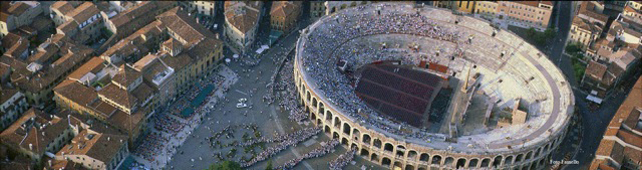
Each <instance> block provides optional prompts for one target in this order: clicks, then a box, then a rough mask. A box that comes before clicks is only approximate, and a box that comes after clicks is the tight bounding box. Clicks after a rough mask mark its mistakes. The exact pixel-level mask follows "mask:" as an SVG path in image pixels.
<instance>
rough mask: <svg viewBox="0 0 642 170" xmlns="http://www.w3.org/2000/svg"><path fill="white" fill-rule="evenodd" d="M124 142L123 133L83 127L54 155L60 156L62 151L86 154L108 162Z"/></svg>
mask: <svg viewBox="0 0 642 170" xmlns="http://www.w3.org/2000/svg"><path fill="white" fill-rule="evenodd" d="M126 143H127V136H125V135H121V134H109V133H100V132H95V131H93V130H91V129H89V130H88V129H84V130H82V131H80V132H79V133H78V135H76V137H74V138H73V139H71V143H70V144H67V145H65V146H64V147H63V148H62V149H60V151H58V153H57V154H56V156H62V154H63V153H64V154H65V155H86V156H88V157H90V158H94V159H96V160H99V161H102V162H103V163H105V164H108V163H110V161H111V159H112V158H114V157H115V156H116V154H118V151H119V150H120V148H121V147H122V146H123V145H125V144H126Z"/></svg>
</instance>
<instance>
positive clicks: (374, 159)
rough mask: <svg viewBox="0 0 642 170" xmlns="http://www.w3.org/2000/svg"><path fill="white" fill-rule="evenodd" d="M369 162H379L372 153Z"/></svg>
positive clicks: (376, 156)
mask: <svg viewBox="0 0 642 170" xmlns="http://www.w3.org/2000/svg"><path fill="white" fill-rule="evenodd" d="M370 161H374V162H379V156H378V155H377V154H376V153H373V154H372V156H370Z"/></svg>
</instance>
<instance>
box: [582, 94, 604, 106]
mask: <svg viewBox="0 0 642 170" xmlns="http://www.w3.org/2000/svg"><path fill="white" fill-rule="evenodd" d="M586 100H589V101H592V102H595V103H597V104H602V99H600V98H599V97H597V96H593V95H588V96H586Z"/></svg>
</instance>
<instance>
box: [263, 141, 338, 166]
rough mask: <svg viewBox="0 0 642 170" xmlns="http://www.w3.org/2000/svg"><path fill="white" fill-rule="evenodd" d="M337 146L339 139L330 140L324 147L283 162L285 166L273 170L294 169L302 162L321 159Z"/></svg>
mask: <svg viewBox="0 0 642 170" xmlns="http://www.w3.org/2000/svg"><path fill="white" fill-rule="evenodd" d="M337 145H339V139H332V140H330V141H328V142H327V144H326V145H323V146H320V147H318V148H315V149H314V150H312V151H310V152H308V153H306V154H305V155H303V156H302V157H300V158H294V159H292V160H289V161H287V162H285V164H283V165H280V166H277V167H275V168H274V169H292V168H294V166H296V165H297V164H299V163H300V162H301V161H303V160H306V159H311V158H318V157H322V156H324V155H326V154H328V153H330V152H332V149H334V147H336V146H337Z"/></svg>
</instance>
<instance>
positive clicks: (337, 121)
mask: <svg viewBox="0 0 642 170" xmlns="http://www.w3.org/2000/svg"><path fill="white" fill-rule="evenodd" d="M340 126H341V119H339V117H334V127H336V128H341V127H340Z"/></svg>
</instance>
